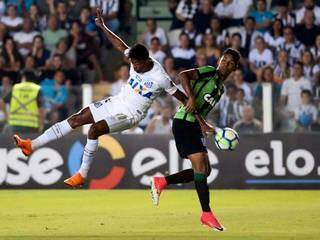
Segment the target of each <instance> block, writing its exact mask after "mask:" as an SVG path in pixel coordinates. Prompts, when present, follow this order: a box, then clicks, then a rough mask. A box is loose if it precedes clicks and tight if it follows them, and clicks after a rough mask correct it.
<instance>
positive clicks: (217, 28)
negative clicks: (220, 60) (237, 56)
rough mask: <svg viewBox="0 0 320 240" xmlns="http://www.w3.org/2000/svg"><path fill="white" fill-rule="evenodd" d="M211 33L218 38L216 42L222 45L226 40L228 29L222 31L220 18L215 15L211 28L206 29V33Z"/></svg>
mask: <svg viewBox="0 0 320 240" xmlns="http://www.w3.org/2000/svg"><path fill="white" fill-rule="evenodd" d="M208 33H211V34H212V35H213V36H214V37H215V38H216V43H217V44H218V45H219V46H222V45H223V44H224V42H225V40H226V35H227V32H226V31H222V29H221V24H220V20H219V18H217V17H213V18H212V19H211V21H210V28H208V29H207V30H206V34H208Z"/></svg>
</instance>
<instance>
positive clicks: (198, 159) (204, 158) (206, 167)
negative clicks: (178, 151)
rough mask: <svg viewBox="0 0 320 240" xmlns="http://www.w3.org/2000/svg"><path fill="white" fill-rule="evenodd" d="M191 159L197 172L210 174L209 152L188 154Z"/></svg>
mask: <svg viewBox="0 0 320 240" xmlns="http://www.w3.org/2000/svg"><path fill="white" fill-rule="evenodd" d="M187 158H188V159H189V160H190V161H191V164H192V168H193V169H194V171H195V172H201V173H205V174H208V172H209V171H210V163H209V157H208V153H207V152H198V153H192V154H189V155H188V156H187Z"/></svg>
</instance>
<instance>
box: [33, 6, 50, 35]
mask: <svg viewBox="0 0 320 240" xmlns="http://www.w3.org/2000/svg"><path fill="white" fill-rule="evenodd" d="M29 18H30V19H31V21H32V23H33V26H34V29H35V30H36V31H43V30H44V29H45V28H46V26H47V17H46V16H41V15H40V13H39V9H38V6H37V5H31V6H30V11H29Z"/></svg>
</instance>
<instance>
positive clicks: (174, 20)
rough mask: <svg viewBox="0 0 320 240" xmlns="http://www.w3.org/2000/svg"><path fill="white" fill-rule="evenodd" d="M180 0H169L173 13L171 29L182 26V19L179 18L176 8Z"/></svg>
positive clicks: (169, 7)
mask: <svg viewBox="0 0 320 240" xmlns="http://www.w3.org/2000/svg"><path fill="white" fill-rule="evenodd" d="M179 2H180V0H168V10H169V12H170V13H171V15H172V22H171V26H170V30H174V29H178V28H181V27H182V25H181V21H180V20H179V19H178V18H177V14H176V10H177V7H178V3H179Z"/></svg>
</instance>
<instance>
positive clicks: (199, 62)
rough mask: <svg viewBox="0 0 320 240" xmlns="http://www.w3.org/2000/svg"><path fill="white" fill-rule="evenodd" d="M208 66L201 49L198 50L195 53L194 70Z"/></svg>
mask: <svg viewBox="0 0 320 240" xmlns="http://www.w3.org/2000/svg"><path fill="white" fill-rule="evenodd" d="M206 65H208V61H207V56H206V53H205V51H204V50H203V49H201V48H200V49H198V50H197V52H196V61H195V66H194V67H195V68H199V67H204V66H206Z"/></svg>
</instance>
